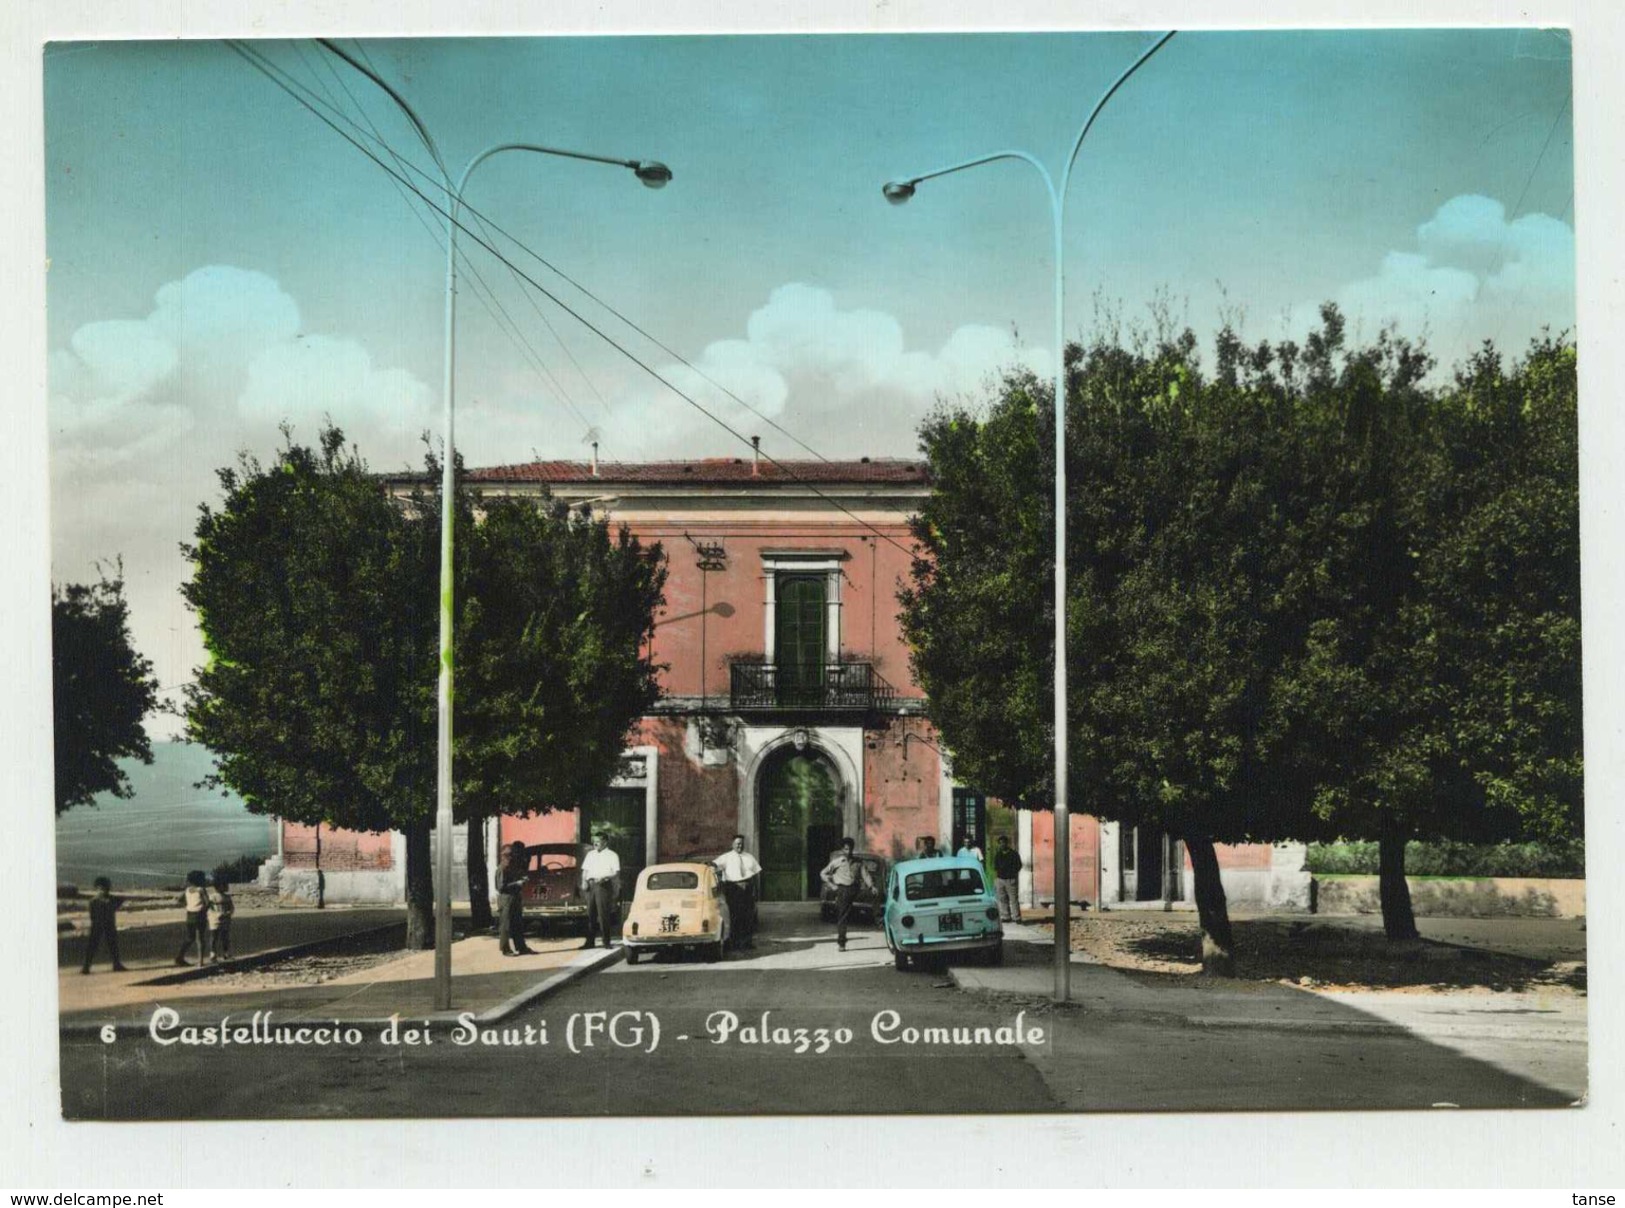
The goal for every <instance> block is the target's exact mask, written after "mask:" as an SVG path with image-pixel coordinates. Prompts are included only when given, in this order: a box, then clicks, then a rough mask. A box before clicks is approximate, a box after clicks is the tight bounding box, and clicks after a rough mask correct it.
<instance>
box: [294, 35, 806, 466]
mask: <svg viewBox="0 0 1625 1208" xmlns="http://www.w3.org/2000/svg"><path fill="white" fill-rule="evenodd" d="M317 43H318V44H319V45H320V46H322V47H323V48H325V49H326V50H328V51H329V52H331V53H332V54H334V55H336V56H337V57H338V58H340V59H341V60H343V61H344V62H346V63H349V64H350V65H351V66H355V65H356V64H355V63H354V61H353V60H351V59H350V58H349V57H348V56H347V55H346V54H345V53H344V51H343V49H342V48H340V47H339V46H337V45H335V44H334V43H333V42H332V41H330V40H329V39H326V38H318V39H317ZM357 49H360V44H359V43H357ZM365 53H366V52H365V51H362V54H363V57H364V56H365ZM367 65H368V67H369V68H370V69H372V75H373V77H374V78H375V79H376V78H379V77H378V74H377V70H376V68H372V64H371V61H370V60H368V64H367ZM419 136H420V137H422V136H423V132H422V131H420V132H419ZM379 141H382V140H381V139H380V140H379ZM425 145H427V143H426V144H425ZM431 151H432V148H431ZM400 162H402V163H404V166H405V167H406V169H407V170H409V171H411V172H414V173H416V174H417V175H418V176H420V177H422V178H423V179H424V180H425V181H427V182H428V183H429V184H430V186H431V187H433V188H435V189H439V190H441V191H442V192H445V193H446V194H447V195H448V197H449V195H450V192H451V187H450V182H449V181H447V180H440V179H436V177H435V176H434V174H433V173H430V172H427V171H425V170H424V169H422V168H420V167H418V166H417V165H416V164H414V163H412V161H410V160H404V161H400ZM459 208H461V209H465V210H467V211H469V213H471V214H473V215H474V216H475V217H476V218H478V219H479V220H480V221H481V223H483V224H484V225H486V226H489V227H490V228H491V229H492V230H494V231H496V232H497V233H498V234H500V235H501V236H502V237H503V238H505V239H507V240H508V241H509V242H510V243H512V244H513V245H514V246H515V247H517V248H518V249H519V250H520V251H522V252H524V253H525V255H527V256H529V257H530V258H531V259H533V260H535V261H536V262H537V263H538V264H540V265H542V267H544V268H546V269H547V270H548V271H549V272H551V273H553V274H554V275H556V276H557V277H559V278H560V279H561V280H563V281H565V282H567V283H568V284H569V285H570V286H572V287H573V288H575V289H576V290H578V291H579V292H580V293H582V294H583V295H585V296H586V297H587V298H590V299H591V300H592V301H593V302H595V303H597V304H598V305H599V306H601V307H603V308H604V309H605V310H606V311H608V312H609V313H610V314H612V315H614V316H615V317H616V318H617V319H619V320H620V321H621V322H622V323H625V324H626V325H627V326H628V327H630V328H631V329H632V330H633V331H635V332H637V333H638V334H639V335H640V336H642V337H643V338H644V339H646V340H648V341H649V342H650V343H651V344H653V345H654V346H655V347H656V348H658V349H660V351H661V352H664V353H665V354H666V355H667V356H669V357H671V358H672V359H673V360H675V361H677V362H679V363H680V364H681V365H683V367H684V368H686V369H688V370H689V371H690V372H691V373H693V374H694V375H695V376H697V377H699V378H701V379H702V380H704V381H706V382H708V383H709V384H710V385H712V386H714V387H715V388H716V389H717V390H720V391H721V392H722V393H723V394H725V395H727V396H728V397H729V398H731V399H732V400H733V401H734V402H736V403H738V404H739V405H740V406H741V407H743V408H744V409H745V410H746V411H749V412H750V413H751V414H752V415H754V416H755V417H756V418H757V419H759V420H761V421H762V422H763V423H764V424H766V425H767V426H768V427H770V428H772V429H773V430H774V431H775V432H777V433H779V434H780V435H781V436H783V437H785V438H786V439H788V440H790V441H791V442H792V443H794V444H795V445H797V446H799V447H800V448H801V449H804V450H805V451H806V452H808V453H810V454H812V456H814V457H816V458H817V459H818V460H819V461H825V462H827V461H829V458H827V457H825V456H824V455H823V454H822V453H820V452H819V451H818V450H817V449H815V448H813V447H812V446H811V445H809V444H808V443H807V442H806V441H804V440H802V439H801V438H800V437H799V436H797V435H796V434H795V433H794V432H791V431H790V430H789V429H788V428H785V427H783V426H782V425H780V424H779V423H777V422H776V421H775V420H773V419H772V418H771V417H770V416H767V415H764V414H762V412H761V411H760V410H758V409H757V408H756V407H755V406H753V405H752V404H750V403H748V402H746V401H745V400H744V399H742V398H740V397H739V395H737V394H735V393H734V392H733V391H732V390H730V389H728V387H726V386H724V385H723V384H722V383H721V382H719V381H717V380H716V379H715V378H713V377H712V376H711V375H710V374H708V373H706V372H705V371H704V370H703V369H701V368H699V367H698V366H697V365H695V364H694V363H693V362H692V361H690V360H689V359H688V358H687V357H685V356H684V355H683V354H682V353H680V352H678V351H677V350H676V349H675V348H672V347H671V346H670V345H668V344H666V343H665V342H664V341H662V340H661V339H660V338H659V337H658V336H656V335H654V334H653V333H652V332H650V331H648V330H646V329H645V328H643V327H642V326H640V325H639V324H638V323H637V322H636V321H634V320H633V319H631V318H629V317H628V316H627V315H625V314H623V313H622V312H621V311H619V310H617V309H616V308H615V307H614V306H613V305H611V304H610V303H609V302H606V301H605V300H604V299H603V298H601V297H599V296H598V295H597V294H595V293H594V292H593V291H592V290H590V289H588V288H587V287H586V286H585V285H583V284H582V283H581V282H579V281H577V280H576V279H575V278H574V277H572V276H570V274H569V273H567V272H565V271H564V270H563V269H561V268H560V267H559V266H558V265H556V264H554V263H553V262H552V261H550V260H548V259H547V258H546V257H545V256H543V255H542V254H541V253H540V252H538V251H536V250H535V249H534V248H532V247H530V246H529V245H528V244H526V243H525V242H524V241H523V240H522V239H520V238H519V237H518V236H517V235H514V234H512V233H511V232H509V231H507V230H505V229H503V228H502V227H501V226H499V225H498V224H497V223H496V222H494V221H493V220H492V219H491V218H490V217H489V216H487V215H485V214H482V213H481V212H480V211H479V210H478V209H476V208H475V207H474V206H472V205H470V204H469V203H468V202H467V201H459Z"/></svg>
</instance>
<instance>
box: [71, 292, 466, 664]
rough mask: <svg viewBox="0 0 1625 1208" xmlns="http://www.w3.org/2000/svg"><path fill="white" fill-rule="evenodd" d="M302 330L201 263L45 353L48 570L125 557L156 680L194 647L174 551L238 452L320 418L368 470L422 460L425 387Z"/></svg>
mask: <svg viewBox="0 0 1625 1208" xmlns="http://www.w3.org/2000/svg"><path fill="white" fill-rule="evenodd" d="M300 328H301V319H300V312H299V306H298V304H297V303H296V302H295V301H294V299H293V298H292V297H290V296H289V295H288V294H287V293H286V292H285V291H284V290H283V289H282V288H281V286H280V285H279V284H278V283H277V282H276V281H275V280H274V279H273V278H271V277H269V276H266V275H265V274H264V273H258V272H252V271H249V270H245V269H240V268H234V267H231V266H229V265H209V266H206V267H204V268H200V269H197V270H196V271H194V272H192V273H189V274H187V276H186V277H185V278H183V279H182V280H179V281H172V282H169V283H168V284H166V285H164V286H163V287H162V288H161V289H159V290H158V291H157V293H156V294H155V296H154V299H153V307H152V310H151V311H150V312H149V313H148V314H147V315H146V316H145V317H143V318H139V319H129V318H119V319H105V320H100V321H97V322H93V323H87V324H85V325H84V326H82V327H80V328H79V329H78V330H77V331H76V332H74V333H73V335H72V336H71V337H70V338H69V340H68V342H67V345H66V346H65V347H61V348H58V349H56V350H54V351H53V352H52V354H51V358H50V408H49V416H50V426H51V509H52V511H51V520H52V533H51V537H52V560H53V576H54V577H55V578H58V579H68V580H83V579H86V578H89V577H92V576H93V575H94V574H95V566H96V564H97V563H99V562H100V563H105V562H107V561H108V560H111V559H113V558H115V557H118V558H122V559H123V562H124V566H125V574H126V580H127V582H128V583H129V584H130V592H131V602H132V610H131V625H132V628H133V630H134V633H135V638H136V644H137V646H138V647H139V648H140V649H142V650H143V651H145V652H147V653H149V654H150V655H151V657H153V658H154V659H155V661H156V662H157V664H158V667H157V670H158V675H159V679H160V680H161V681H162V682H164V683H179V682H182V681H185V680H187V679H189V678H190V676H191V670H192V667H194V666H195V665H196V663H197V662H198V661H199V659H200V658H201V656H202V650H201V646H200V644H199V642H198V639H197V636H196V632H195V630H194V629H193V627H192V625H191V623H190V620H189V618H188V617H187V616H186V614H185V613H184V612H183V611H182V610H181V609H180V601H179V594H178V588H179V584H180V576H181V575H182V574H183V573H184V566H183V565H182V563H181V561H180V559H179V555H178V553H177V548H178V546H179V544H180V543H181V542H183V541H185V540H186V539H188V538H189V537H190V536H191V531H192V526H193V524H194V523H195V520H196V509H197V505H198V503H199V502H201V501H204V500H214V499H216V498H217V496H218V488H217V484H216V482H215V479H214V472H215V471H216V470H217V469H218V468H219V467H221V466H225V465H229V464H230V463H231V462H232V460H233V459H234V457H235V456H236V454H237V452H238V450H240V449H243V448H248V449H252V450H254V451H256V452H258V453H260V454H261V455H262V456H263V455H265V454H268V453H270V452H271V451H272V450H273V449H274V448H275V447H276V446H277V445H278V444H280V442H281V436H280V435H279V433H278V432H277V426H278V425H279V424H280V423H281V422H282V421H283V420H284V419H286V420H291V421H292V422H293V423H294V424H295V427H296V429H297V432H296V436H297V438H298V439H300V440H303V441H307V442H309V441H313V440H314V439H315V436H316V429H317V426H318V425H319V424H320V423H321V421H322V419H323V417H325V416H327V415H331V416H332V417H333V418H334V419H335V420H336V421H338V422H339V423H340V424H341V426H343V428H344V430H345V433H346V435H347V436H349V437H350V438H351V439H352V440H355V441H356V442H357V443H358V445H359V446H360V447H361V449H362V451H363V452H364V453H365V454H366V455H367V457H368V459H369V460H370V461H371V462H372V463H373V464H375V465H378V466H381V467H386V468H393V467H395V466H398V465H404V464H407V463H411V462H416V461H417V460H418V459H419V458H420V457H421V452H422V449H421V446H420V445H419V444H418V433H419V432H420V431H421V430H422V429H423V427H424V426H425V425H426V424H427V423H428V422H429V419H430V418H431V416H432V405H433V401H434V400H433V399H432V398H431V396H430V392H429V390H428V389H427V388H426V387H425V386H424V385H423V384H422V383H421V382H419V381H418V380H417V379H416V378H414V377H413V376H412V375H411V374H409V373H407V372H405V371H403V370H400V369H394V368H380V367H378V366H376V365H374V364H373V362H372V357H371V355H370V354H369V353H368V352H367V350H366V349H365V348H363V347H362V346H361V345H360V344H358V343H357V342H355V341H354V340H349V339H345V338H341V337H338V336H332V335H322V334H316V333H302V332H301V330H300Z"/></svg>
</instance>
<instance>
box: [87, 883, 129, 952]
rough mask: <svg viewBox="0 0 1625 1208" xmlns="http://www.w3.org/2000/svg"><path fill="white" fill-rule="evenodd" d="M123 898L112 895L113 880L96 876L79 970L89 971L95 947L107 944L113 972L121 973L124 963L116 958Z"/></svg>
mask: <svg viewBox="0 0 1625 1208" xmlns="http://www.w3.org/2000/svg"><path fill="white" fill-rule="evenodd" d="M123 901H124V899H123V898H115V897H114V896H113V882H111V881H109V880H108V879H107V878H106V877H97V878H96V896H95V897H93V898H91V899H90V938H89V939H88V940H86V941H85V963H84V966H83V967H82V968H81V969H80V970H79V972H81V973H89V972H90V962H91V961H92V960H93V959H95V956H96V949H97V948H99V947H101V946H102V944H104V943H105V944H106V945H107V955H109V956H111V957H112V958H113V972H114V973H123V972H124V963H123V962H122V961H120V960H119V958H118V922H117V918H116V916H117V914H118V908H119V906H120V905H121V904H122V903H123Z"/></svg>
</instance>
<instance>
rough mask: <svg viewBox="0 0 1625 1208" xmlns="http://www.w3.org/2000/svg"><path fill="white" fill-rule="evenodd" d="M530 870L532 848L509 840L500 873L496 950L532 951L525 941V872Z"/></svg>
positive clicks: (507, 952)
mask: <svg viewBox="0 0 1625 1208" xmlns="http://www.w3.org/2000/svg"><path fill="white" fill-rule="evenodd" d="M529 871H530V851H529V849H528V848H526V847H525V845H524V844H523V843H510V844H508V846H507V847H505V848H504V849H503V859H502V867H501V869H500V870H499V871H498V873H497V895H498V898H499V900H500V904H499V906H498V913H497V950H498V951H499V952H501V953H502V955H503V956H528V955H530V951H531V950H530V948H529V946H528V945H526V943H525V875H526V874H527V873H528V872H529Z"/></svg>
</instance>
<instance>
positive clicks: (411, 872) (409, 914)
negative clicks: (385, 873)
mask: <svg viewBox="0 0 1625 1208" xmlns="http://www.w3.org/2000/svg"><path fill="white" fill-rule="evenodd" d="M433 825H434V824H433V823H432V822H431V821H429V820H428V819H423V820H422V821H419V822H413V823H411V824H410V825H409V826H407V828H406V831H405V834H406V946H407V947H408V948H433V947H434V868H433V867H432V864H431V861H430V854H429V834H430V828H431V827H432V826H433Z"/></svg>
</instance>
